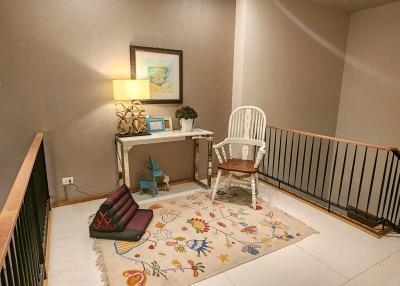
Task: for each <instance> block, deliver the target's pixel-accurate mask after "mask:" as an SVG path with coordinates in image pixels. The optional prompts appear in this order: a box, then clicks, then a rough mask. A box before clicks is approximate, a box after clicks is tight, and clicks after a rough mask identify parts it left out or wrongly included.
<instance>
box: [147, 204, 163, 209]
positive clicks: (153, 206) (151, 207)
mask: <svg viewBox="0 0 400 286" xmlns="http://www.w3.org/2000/svg"><path fill="white" fill-rule="evenodd" d="M162 207H163V206H162V205H160V204H154V205H151V206H149V207H148V209H151V210H156V209H161V208H162Z"/></svg>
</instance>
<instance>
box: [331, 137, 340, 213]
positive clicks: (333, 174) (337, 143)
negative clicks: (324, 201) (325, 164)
mask: <svg viewBox="0 0 400 286" xmlns="http://www.w3.org/2000/svg"><path fill="white" fill-rule="evenodd" d="M338 150H339V142H336V151H335V160H334V162H333V171H332V179H331V190H330V192H329V203H328V211H330V210H331V198H332V191H333V183H334V181H335V173H336V161H337V154H338Z"/></svg>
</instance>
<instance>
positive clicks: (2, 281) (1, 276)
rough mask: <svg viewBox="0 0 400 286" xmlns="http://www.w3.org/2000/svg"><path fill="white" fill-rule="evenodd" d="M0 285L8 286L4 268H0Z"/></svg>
mask: <svg viewBox="0 0 400 286" xmlns="http://www.w3.org/2000/svg"><path fill="white" fill-rule="evenodd" d="M0 285H1V286H3V285H4V286H9V285H8V281H7V272H6V269H5V267H4V268H2V269H1V272H0Z"/></svg>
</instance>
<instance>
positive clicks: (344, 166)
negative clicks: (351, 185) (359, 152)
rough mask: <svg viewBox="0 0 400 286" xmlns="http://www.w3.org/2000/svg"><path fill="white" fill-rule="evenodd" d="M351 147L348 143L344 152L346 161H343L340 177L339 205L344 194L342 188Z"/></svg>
mask: <svg viewBox="0 0 400 286" xmlns="http://www.w3.org/2000/svg"><path fill="white" fill-rule="evenodd" d="M348 147H349V143H346V149H345V151H344V159H343V165H342V173H341V175H340V185H339V193H338V199H337V203H336V204H337V205H339V204H340V195H341V194H342V186H343V175H344V170H345V169H346V160H347V149H348Z"/></svg>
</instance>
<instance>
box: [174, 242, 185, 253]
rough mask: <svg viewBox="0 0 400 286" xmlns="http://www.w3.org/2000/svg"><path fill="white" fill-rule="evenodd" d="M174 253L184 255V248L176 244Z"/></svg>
mask: <svg viewBox="0 0 400 286" xmlns="http://www.w3.org/2000/svg"><path fill="white" fill-rule="evenodd" d="M174 248H175V251H176V252H180V253H184V252H186V247H185V246H184V245H183V244H178V245H177V246H175V247H174Z"/></svg>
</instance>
